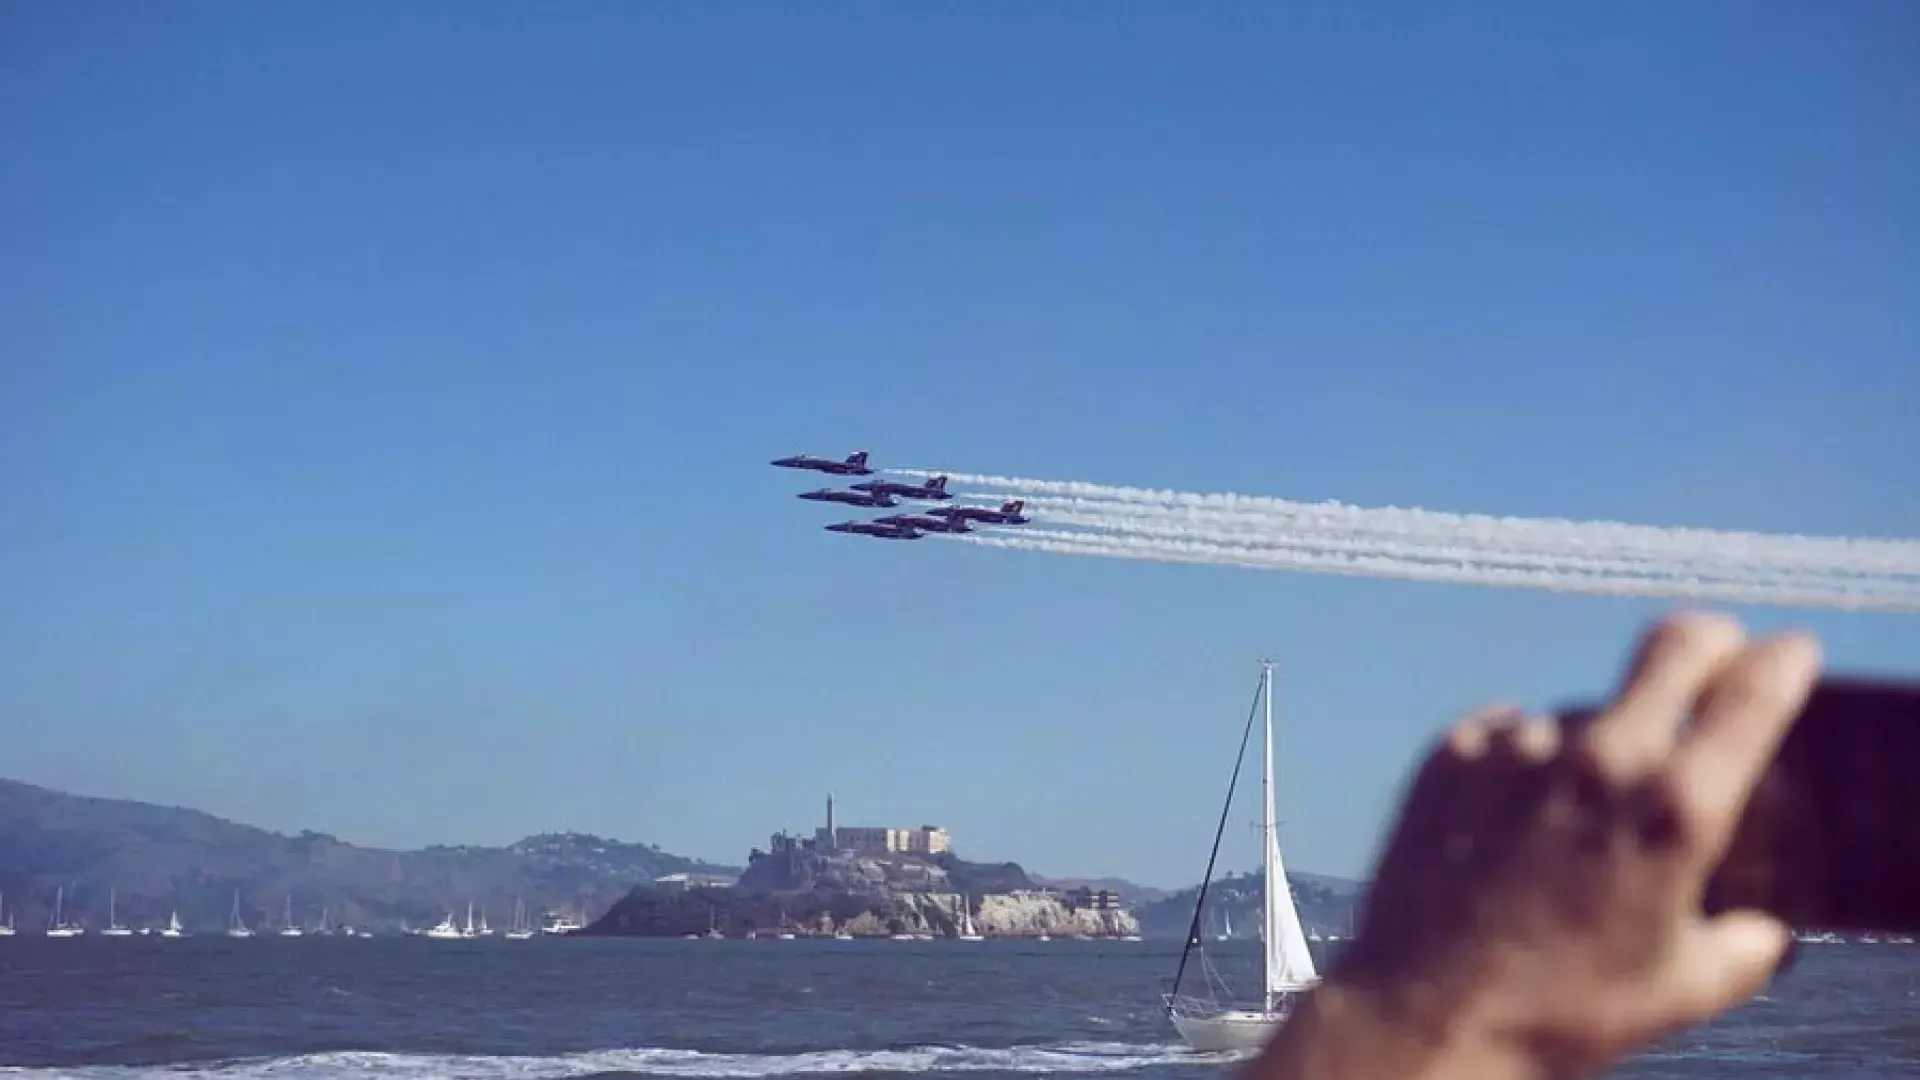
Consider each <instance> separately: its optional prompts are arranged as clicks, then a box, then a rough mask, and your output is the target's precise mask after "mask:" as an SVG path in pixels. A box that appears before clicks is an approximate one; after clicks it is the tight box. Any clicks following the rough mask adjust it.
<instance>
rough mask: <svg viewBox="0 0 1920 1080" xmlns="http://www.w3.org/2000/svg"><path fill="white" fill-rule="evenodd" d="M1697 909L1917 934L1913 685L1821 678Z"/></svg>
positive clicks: (1918, 715) (1918, 702) (1919, 873)
mask: <svg viewBox="0 0 1920 1080" xmlns="http://www.w3.org/2000/svg"><path fill="white" fill-rule="evenodd" d="M1582 713H1584V714H1587V715H1591V710H1590V709H1580V710H1569V711H1568V712H1565V713H1562V714H1561V715H1563V716H1578V715H1580V714H1582ZM1705 907H1706V910H1707V911H1708V912H1709V913H1714V912H1719V911H1726V910H1730V909H1733V908H1759V909H1761V910H1763V911H1769V912H1772V913H1773V914H1774V915H1777V916H1779V917H1780V918H1781V919H1782V920H1783V921H1785V922H1786V923H1787V924H1788V925H1790V926H1792V927H1793V928H1794V929H1796V930H1836V931H1847V932H1853V933H1867V932H1877V933H1920V685H1916V684H1911V683H1905V684H1903V683H1893V682H1882V681H1875V680H1869V679H1861V678H1852V677H1844V676H1839V677H1833V678H1827V679H1822V680H1821V681H1820V683H1819V685H1817V686H1816V687H1815V688H1814V691H1813V694H1812V695H1811V696H1810V697H1809V698H1808V700H1807V705H1806V708H1804V709H1803V710H1801V713H1800V716H1799V718H1798V719H1797V720H1796V721H1795V722H1794V725H1793V728H1792V729H1791V730H1790V731H1788V733H1787V736H1786V738H1785V740H1784V741H1783V742H1782V743H1781V746H1780V749H1779V752H1778V753H1777V754H1776V755H1775V757H1774V761H1773V764H1772V766H1771V767H1770V768H1769V769H1768V771H1767V773H1766V775H1765V776H1764V777H1762V779H1761V781H1760V783H1759V784H1758V785H1756V786H1755V788H1754V790H1753V795H1752V798H1751V799H1750V800H1749V802H1748V803H1747V809H1746V813H1745V814H1744V815H1743V816H1742V817H1741V819H1740V826H1739V829H1738V830H1737V831H1736V833H1735V835H1734V839H1733V843H1732V844H1731V845H1730V846H1729V848H1728V850H1727V853H1726V855H1725V857H1724V858H1723V859H1722V860H1721V863H1720V866H1719V867H1718V868H1717V869H1715V871H1714V873H1713V876H1712V877H1711V878H1710V879H1709V881H1708V883H1707V891H1706V896H1705Z"/></svg>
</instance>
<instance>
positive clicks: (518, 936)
mask: <svg viewBox="0 0 1920 1080" xmlns="http://www.w3.org/2000/svg"><path fill="white" fill-rule="evenodd" d="M532 936H533V925H532V924H531V923H529V922H528V921H527V905H526V904H524V903H521V902H520V901H518V900H515V901H514V902H513V929H511V930H508V931H507V933H506V938H507V940H508V941H525V940H527V939H528V938H531V937H532Z"/></svg>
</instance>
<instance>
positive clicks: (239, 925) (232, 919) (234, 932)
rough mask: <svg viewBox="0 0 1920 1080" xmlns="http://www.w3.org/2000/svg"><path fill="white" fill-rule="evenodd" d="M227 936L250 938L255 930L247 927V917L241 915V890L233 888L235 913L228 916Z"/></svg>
mask: <svg viewBox="0 0 1920 1080" xmlns="http://www.w3.org/2000/svg"><path fill="white" fill-rule="evenodd" d="M227 936H228V937H230V938H248V937H252V936H253V931H251V930H249V929H247V923H246V920H245V919H242V918H241V917H240V890H239V889H235V890H233V913H232V914H230V915H228V916H227Z"/></svg>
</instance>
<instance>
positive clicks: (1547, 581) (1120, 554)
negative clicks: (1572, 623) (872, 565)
mask: <svg viewBox="0 0 1920 1080" xmlns="http://www.w3.org/2000/svg"><path fill="white" fill-rule="evenodd" d="M935 535H939V534H935ZM941 538H943V539H950V540H954V541H957V542H959V543H967V544H977V545H981V546H984V547H998V548H1010V549H1013V550H1021V551H1043V552H1050V553H1054V554H1062V555H1087V556H1099V557H1104V558H1117V559H1141V560H1146V561H1151V562H1166V563H1197V564H1203V565H1210V566H1238V567H1250V568H1255V569H1262V570H1293V571H1301V572H1307V573H1321V574H1334V575H1340V576H1347V577H1375V578H1398V579H1402V580H1408V581H1442V582H1453V583H1458V584H1469V585H1492V586H1500V587H1509V588H1529V589H1545V590H1548V591H1553V592H1573V593H1587V594H1591V595H1600V596H1642V597H1667V598H1681V599H1691V600H1710V601H1716V602H1723V603H1738V604H1775V605H1783V606H1794V607H1817V608H1839V609H1843V610H1862V611H1866V610H1877V611H1898V612H1920V589H1912V588H1895V589H1887V590H1884V591H1869V592H1856V591H1846V590H1839V589H1829V588H1820V587H1813V586H1809V587H1805V588H1798V587H1789V586H1784V585H1772V584H1763V583H1741V582H1729V581H1705V580H1699V579H1692V578H1685V577H1672V578H1653V577H1637V576H1633V575H1607V574H1586V573H1569V572H1564V571H1554V570H1545V569H1528V568H1512V567H1502V566H1490V565H1486V564H1483V563H1474V562H1463V561H1453V562H1447V561H1421V560H1415V559H1405V558H1390V557H1386V556H1379V555H1363V554H1353V553H1348V552H1316V551H1285V550H1268V549H1260V548H1245V547H1236V546H1233V545H1226V544H1209V543H1201V542H1193V541H1172V540H1152V539H1145V538H1136V537H1127V536H1115V535H1106V534H1081V533H1042V534H1023V533H992V534H980V533H972V534H958V535H948V536H942V537H941Z"/></svg>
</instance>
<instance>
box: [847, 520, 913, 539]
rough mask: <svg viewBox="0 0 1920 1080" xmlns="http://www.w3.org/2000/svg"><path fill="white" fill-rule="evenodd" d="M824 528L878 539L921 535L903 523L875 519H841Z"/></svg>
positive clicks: (906, 537) (911, 537)
mask: <svg viewBox="0 0 1920 1080" xmlns="http://www.w3.org/2000/svg"><path fill="white" fill-rule="evenodd" d="M826 528H827V531H828V532H842V533H854V534H856V535H859V536H871V537H874V538H875V539H879V540H918V539H920V537H921V535H922V534H921V532H920V530H919V529H910V528H908V527H907V526H905V525H882V524H880V523H879V522H877V521H841V522H836V523H834V524H832V525H829V526H827V527H826Z"/></svg>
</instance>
